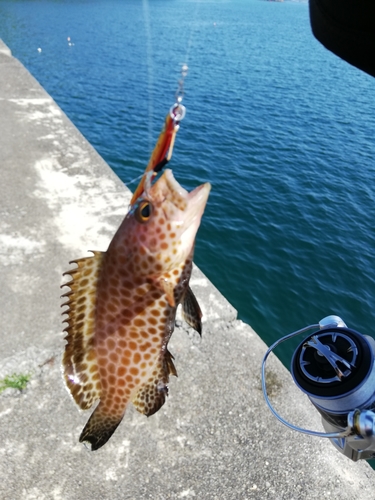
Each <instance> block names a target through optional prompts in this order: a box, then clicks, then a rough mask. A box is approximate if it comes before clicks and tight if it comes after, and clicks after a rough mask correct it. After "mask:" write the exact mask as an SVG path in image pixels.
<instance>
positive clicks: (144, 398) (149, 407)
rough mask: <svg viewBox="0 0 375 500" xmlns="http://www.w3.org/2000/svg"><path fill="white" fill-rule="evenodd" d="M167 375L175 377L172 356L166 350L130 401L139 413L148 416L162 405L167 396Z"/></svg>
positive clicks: (175, 372)
mask: <svg viewBox="0 0 375 500" xmlns="http://www.w3.org/2000/svg"><path fill="white" fill-rule="evenodd" d="M169 375H174V376H175V377H177V371H176V368H175V366H174V363H173V356H172V354H171V353H170V352H169V351H168V350H167V351H166V352H165V354H164V356H163V357H161V358H159V360H158V362H157V365H156V366H155V367H154V369H153V371H152V375H151V377H150V378H149V379H148V381H147V382H146V383H145V384H144V385H142V387H141V388H140V389H139V390H138V392H137V394H136V395H135V397H134V399H133V401H132V402H133V405H134V406H135V407H136V409H137V410H138V411H139V412H140V413H143V414H144V415H147V416H148V417H149V416H150V415H153V414H154V413H156V412H157V411H158V410H159V409H160V408H161V407H162V406H163V404H164V403H165V398H166V396H168V382H169Z"/></svg>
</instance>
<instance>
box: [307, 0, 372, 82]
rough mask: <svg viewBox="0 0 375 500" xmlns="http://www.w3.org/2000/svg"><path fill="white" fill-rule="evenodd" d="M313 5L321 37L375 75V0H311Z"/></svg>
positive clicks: (312, 19)
mask: <svg viewBox="0 0 375 500" xmlns="http://www.w3.org/2000/svg"><path fill="white" fill-rule="evenodd" d="M309 6H310V22H311V28H312V31H313V34H314V36H315V37H316V38H317V40H319V42H321V43H322V44H323V45H324V46H325V47H326V48H327V49H328V50H330V51H332V52H333V53H334V54H336V55H337V56H339V57H341V58H342V59H344V60H345V61H347V62H349V63H350V64H352V65H353V66H356V67H357V68H359V69H361V70H363V71H365V72H366V73H368V74H370V75H372V76H375V0H310V2H309Z"/></svg>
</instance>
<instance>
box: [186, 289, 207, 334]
mask: <svg viewBox="0 0 375 500" xmlns="http://www.w3.org/2000/svg"><path fill="white" fill-rule="evenodd" d="M202 316H203V314H202V311H201V308H200V307H199V304H198V301H197V299H196V297H195V295H194V293H193V292H192V290H191V288H190V287H189V286H188V287H187V289H186V291H185V294H184V297H183V299H182V317H183V318H184V320H185V321H186V323H187V324H188V325H189V326H191V327H192V328H194V330H196V331H197V332H198V333H199V335H200V336H202Z"/></svg>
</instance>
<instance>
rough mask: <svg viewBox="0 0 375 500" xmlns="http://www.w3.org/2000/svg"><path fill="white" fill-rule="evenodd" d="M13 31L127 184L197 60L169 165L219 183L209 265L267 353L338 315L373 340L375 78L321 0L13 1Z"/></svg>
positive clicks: (8, 8) (15, 43)
mask: <svg viewBox="0 0 375 500" xmlns="http://www.w3.org/2000/svg"><path fill="white" fill-rule="evenodd" d="M0 37H1V38H2V39H3V40H4V42H5V43H6V44H7V45H8V46H9V47H10V49H11V50H12V53H13V55H14V56H15V57H17V58H19V59H20V60H21V61H22V63H23V64H24V65H25V66H26V67H27V68H28V69H29V70H30V72H31V73H32V74H33V75H34V76H35V77H36V78H37V80H38V81H39V82H40V83H41V85H42V86H43V87H44V88H45V89H46V90H47V91H48V92H49V93H50V95H51V96H52V97H53V98H54V99H55V100H56V101H57V103H58V104H59V105H60V106H61V107H62V109H63V110H64V111H65V112H66V114H67V115H68V116H69V117H70V119H71V120H72V121H73V123H74V124H75V125H76V126H77V127H78V128H79V129H80V131H81V132H82V133H83V134H84V135H85V136H86V138H87V139H88V140H89V141H90V142H91V143H92V144H93V146H94V147H95V148H96V149H97V150H98V152H99V153H100V154H101V155H102V156H103V157H104V159H105V160H106V161H107V162H108V163H109V165H110V166H111V167H112V168H113V169H114V170H115V172H116V173H117V174H118V175H119V176H120V177H121V179H122V180H123V181H124V183H126V184H128V183H129V182H130V181H131V180H132V179H134V178H135V177H137V176H138V175H140V174H141V173H142V172H143V170H144V168H145V165H146V164H147V161H148V158H149V155H150V152H151V150H152V148H153V146H154V143H155V141H156V139H157V136H158V134H159V132H160V129H161V127H162V124H163V120H164V117H165V115H166V113H167V111H168V109H169V108H170V106H171V105H172V104H173V103H174V99H175V97H174V96H175V92H176V90H177V88H178V80H179V78H180V68H181V65H182V64H183V63H186V64H188V66H189V72H188V75H187V77H186V79H185V82H184V91H185V93H184V98H183V103H184V104H185V106H186V108H187V114H186V118H185V119H184V121H183V122H182V123H181V129H180V131H179V132H178V135H177V140H176V145H175V149H174V154H173V158H172V162H171V164H170V167H171V168H172V169H173V170H174V173H175V176H176V178H177V179H178V180H179V182H180V183H181V184H182V185H184V186H185V187H186V188H187V189H191V188H193V187H195V186H196V185H197V184H199V183H202V182H205V181H209V182H211V184H212V193H211V195H210V198H209V203H208V207H207V210H206V212H205V215H204V218H203V222H202V226H201V228H200V230H199V233H198V238H197V244H196V253H195V261H196V263H197V264H198V266H199V267H200V268H201V269H202V270H203V272H204V273H205V274H206V275H207V276H208V278H209V279H210V280H211V281H212V282H213V283H214V284H215V285H216V286H217V287H218V288H219V290H220V291H221V292H222V293H223V294H224V295H225V297H226V298H227V299H228V300H229V301H230V302H231V303H232V304H233V306H235V307H236V309H237V310H238V314H239V318H241V319H242V320H243V321H246V322H247V323H249V324H250V325H251V326H252V327H253V328H254V329H255V330H256V331H257V333H258V334H259V335H260V336H261V337H262V338H263V339H264V340H265V341H266V342H267V343H268V344H270V343H272V342H273V341H275V340H276V339H277V338H279V337H281V336H283V335H285V334H286V333H289V332H291V331H293V330H297V329H299V328H301V327H303V326H305V325H307V324H311V323H316V322H318V321H319V320H320V319H321V318H322V317H324V316H326V315H329V314H337V315H340V316H342V318H343V319H344V320H345V321H346V323H347V324H348V326H351V327H353V328H355V329H357V330H359V331H361V332H362V333H364V334H370V335H374V332H373V323H374V310H373V309H374V299H375V269H374V252H373V249H374V243H375V230H374V219H375V213H374V200H375V197H374V176H375V164H374V129H375V100H374V91H375V81H374V79H373V78H371V77H369V76H368V75H366V74H364V73H362V72H360V71H359V70H357V69H356V68H353V67H351V66H350V65H348V64H347V63H345V62H344V61H342V60H340V59H339V58H337V57H336V56H334V55H333V54H331V53H330V52H328V51H327V50H326V49H325V48H323V46H321V45H320V44H319V43H318V42H317V41H316V40H315V39H314V37H313V35H312V33H311V29H310V25H309V18H308V4H307V2H288V1H285V2H282V3H281V2H265V1H260V0H242V1H241V0H222V1H220V0H217V1H210V0H190V1H189V0H118V1H116V0H96V1H94V0H93V1H89V0H86V1H85V0H81V1H78V0H72V1H62V0H61V1H58V0H55V1H52V0H51V1H47V0H40V1H32V2H30V1H17V2H12V1H6V0H5V1H4V0H3V1H1V2H0ZM135 185H136V184H130V185H129V187H130V188H131V189H134V188H135ZM83 250H84V249H83ZM294 345H295V343H291V344H289V346H288V345H285V344H284V345H283V347H282V348H280V350H279V351H278V354H279V356H280V357H281V359H282V360H283V362H284V363H285V364H287V365H288V364H289V358H290V355H291V353H292V351H293V348H294ZM249 349H251V345H249Z"/></svg>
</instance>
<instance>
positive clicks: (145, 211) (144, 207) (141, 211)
mask: <svg viewBox="0 0 375 500" xmlns="http://www.w3.org/2000/svg"><path fill="white" fill-rule="evenodd" d="M151 213H152V205H151V203H150V202H149V201H146V200H144V201H141V202H140V204H139V205H138V207H137V210H136V212H135V217H136V219H137V221H138V222H141V223H144V222H147V221H148V220H149V219H150V217H151Z"/></svg>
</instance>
